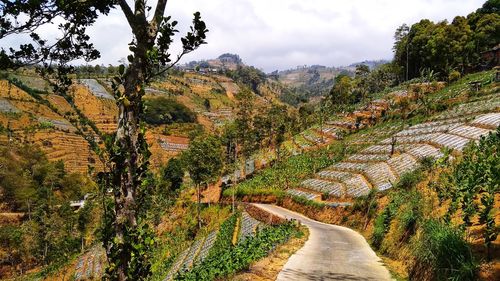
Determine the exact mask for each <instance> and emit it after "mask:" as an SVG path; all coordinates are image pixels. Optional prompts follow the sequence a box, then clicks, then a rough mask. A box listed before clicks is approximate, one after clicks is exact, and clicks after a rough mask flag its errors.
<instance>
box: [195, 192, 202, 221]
mask: <svg viewBox="0 0 500 281" xmlns="http://www.w3.org/2000/svg"><path fill="white" fill-rule="evenodd" d="M200 186H201V184H196V191H197V192H196V193H197V197H198V198H197V201H198V205H197V206H196V212H197V219H198V229H201V217H200V205H201V187H200Z"/></svg>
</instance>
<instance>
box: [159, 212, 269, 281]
mask: <svg viewBox="0 0 500 281" xmlns="http://www.w3.org/2000/svg"><path fill="white" fill-rule="evenodd" d="M240 221H241V223H240V228H239V229H235V230H234V231H235V232H237V233H238V243H241V242H243V241H245V239H248V238H249V237H252V236H254V235H256V233H257V231H259V229H261V228H262V227H265V226H266V224H264V223H262V222H260V221H258V220H256V219H254V218H253V217H252V216H250V215H249V214H248V213H247V212H243V213H242V214H241V217H240ZM217 235H218V232H217V231H212V232H210V233H209V234H208V235H206V236H204V237H202V238H199V239H197V240H195V241H194V242H193V243H192V244H191V245H190V246H189V247H188V248H187V249H185V250H184V251H183V252H182V253H180V254H179V255H178V256H177V258H176V260H175V261H174V263H173V264H172V266H171V267H170V270H169V272H168V274H167V276H166V277H165V279H163V280H164V281H168V280H173V279H174V278H175V276H176V274H177V273H179V272H186V271H189V270H190V269H191V268H193V266H195V265H196V264H199V263H201V262H202V261H203V260H204V259H205V258H206V257H207V256H208V253H209V252H210V249H212V246H213V245H214V243H215V240H216V239H217Z"/></svg>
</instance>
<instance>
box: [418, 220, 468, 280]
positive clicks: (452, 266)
mask: <svg viewBox="0 0 500 281" xmlns="http://www.w3.org/2000/svg"><path fill="white" fill-rule="evenodd" d="M413 254H414V256H415V263H414V265H413V267H412V268H411V270H410V272H409V277H410V279H414V280H421V279H423V277H424V276H423V274H430V275H431V276H427V277H430V279H433V280H464V281H465V280H474V279H475V272H476V269H477V264H476V262H475V261H474V258H473V256H472V253H471V249H470V247H469V245H468V244H467V242H466V241H465V240H464V239H463V233H462V232H461V231H459V230H458V229H456V228H453V227H451V226H449V225H446V224H443V223H441V222H439V221H436V220H427V221H425V222H424V224H423V227H422V233H421V234H420V236H419V238H418V241H417V243H416V245H415V247H414V249H413Z"/></svg>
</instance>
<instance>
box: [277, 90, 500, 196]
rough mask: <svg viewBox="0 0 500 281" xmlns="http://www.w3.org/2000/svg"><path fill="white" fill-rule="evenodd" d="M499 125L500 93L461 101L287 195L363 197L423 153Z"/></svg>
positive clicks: (457, 144)
mask: <svg viewBox="0 0 500 281" xmlns="http://www.w3.org/2000/svg"><path fill="white" fill-rule="evenodd" d="M499 125H500V93H494V94H489V95H485V96H482V97H479V98H477V99H476V100H474V101H472V102H469V103H464V104H461V105H459V106H457V107H454V108H452V109H451V110H448V111H445V112H442V113H440V114H438V115H436V116H433V117H432V118H430V120H429V121H428V122H425V123H421V124H417V125H414V126H410V127H408V128H406V129H403V130H401V131H399V132H396V133H394V134H392V135H391V136H389V137H386V138H385V139H383V140H381V141H379V142H377V143H375V144H372V145H370V146H368V147H366V148H365V149H363V150H361V151H360V152H358V153H356V154H353V155H350V156H348V157H346V158H345V159H344V160H343V161H342V162H338V163H335V164H334V165H332V166H330V167H328V168H326V169H324V170H322V171H320V172H318V173H316V174H315V175H314V177H313V178H310V179H306V180H304V181H303V182H302V183H301V185H300V189H289V190H288V191H287V192H288V193H289V194H293V195H297V196H303V197H305V198H307V199H316V198H318V196H319V195H321V194H327V195H330V196H332V197H337V198H339V199H346V198H352V197H358V196H362V195H367V194H368V193H369V192H370V190H372V189H376V190H378V191H382V190H386V189H389V188H391V187H392V186H393V185H394V184H395V183H396V182H397V181H398V179H399V178H401V176H402V175H404V174H405V173H408V172H411V171H413V170H415V169H416V168H417V167H418V166H419V165H420V161H421V160H422V159H424V158H426V157H431V158H434V159H435V158H438V157H440V156H442V150H443V149H444V148H447V149H450V150H451V151H452V153H460V152H461V151H462V150H463V149H464V147H465V146H466V145H467V143H469V142H470V141H477V140H479V139H480V137H481V136H484V135H487V134H488V133H489V132H491V131H492V130H495V129H496V128H497V127H498V126H499Z"/></svg>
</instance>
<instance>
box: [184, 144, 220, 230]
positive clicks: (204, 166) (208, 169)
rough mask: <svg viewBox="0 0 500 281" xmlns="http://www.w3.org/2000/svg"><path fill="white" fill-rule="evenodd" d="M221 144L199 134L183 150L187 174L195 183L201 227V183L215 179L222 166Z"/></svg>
mask: <svg viewBox="0 0 500 281" xmlns="http://www.w3.org/2000/svg"><path fill="white" fill-rule="evenodd" d="M222 155H223V152H222V145H221V142H220V140H219V139H218V138H216V137H214V136H206V135H205V136H199V137H197V138H196V139H194V140H193V141H192V142H191V143H190V144H189V149H188V150H187V151H185V152H184V154H183V157H184V161H185V163H186V167H187V170H188V172H189V176H190V177H191V179H192V180H193V182H194V183H195V184H196V190H197V192H196V194H197V201H198V206H197V213H198V227H199V228H201V219H200V205H201V185H205V187H208V184H209V183H210V182H212V181H214V180H215V179H217V178H218V177H219V176H220V174H221V172H222V168H223V159H222Z"/></svg>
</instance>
